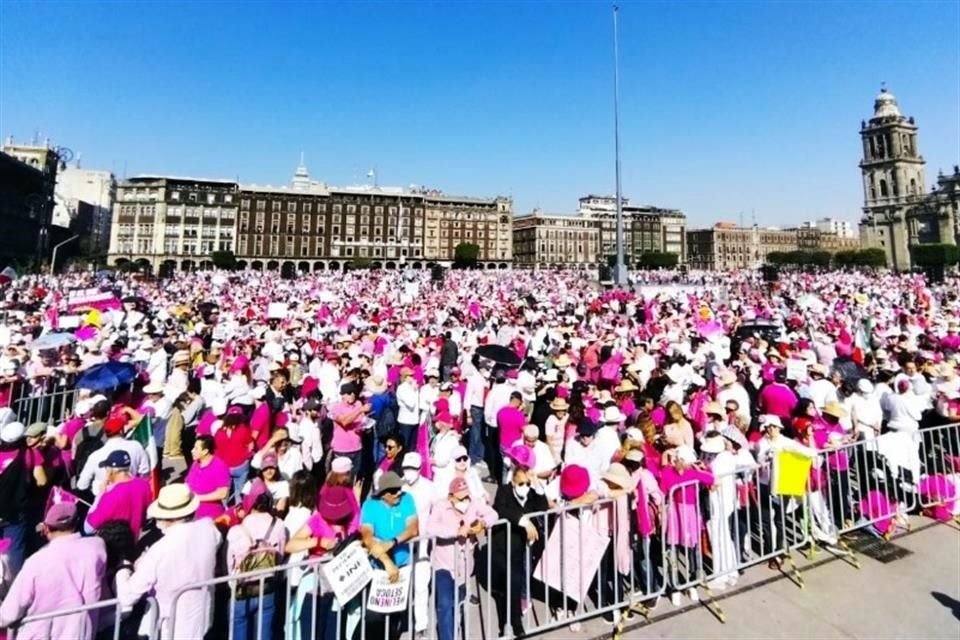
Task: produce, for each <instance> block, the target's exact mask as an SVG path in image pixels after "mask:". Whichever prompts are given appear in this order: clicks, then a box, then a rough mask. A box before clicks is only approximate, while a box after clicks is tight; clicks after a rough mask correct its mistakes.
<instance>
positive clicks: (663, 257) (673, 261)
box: [640, 251, 680, 269]
mask: <svg viewBox="0 0 960 640" xmlns="http://www.w3.org/2000/svg"><path fill="white" fill-rule="evenodd" d="M679 261H680V257H679V256H678V255H677V254H675V253H669V252H666V251H647V252H646V253H642V254H640V268H641V269H672V268H673V267H675V266H677V263H678V262H679Z"/></svg>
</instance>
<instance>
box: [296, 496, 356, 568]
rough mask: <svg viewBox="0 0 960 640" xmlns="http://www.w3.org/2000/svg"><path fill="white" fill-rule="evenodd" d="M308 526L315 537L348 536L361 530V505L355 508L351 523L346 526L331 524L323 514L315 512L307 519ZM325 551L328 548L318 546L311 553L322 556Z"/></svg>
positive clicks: (341, 537)
mask: <svg viewBox="0 0 960 640" xmlns="http://www.w3.org/2000/svg"><path fill="white" fill-rule="evenodd" d="M307 528H309V529H310V535H311V536H313V537H314V538H327V539H330V538H337V537H339V538H340V539H343V538H346V537H347V536H349V535H351V534H353V533H356V532H357V531H359V530H360V507H359V505H358V506H357V507H356V508H355V509H354V511H353V517H351V518H350V523H349V524H348V525H347V526H346V527H342V526H340V525H336V526H334V525H331V524H330V523H329V522H327V521H326V520H324V519H323V516H321V515H320V514H319V513H315V514H313V515H312V516H310V519H309V520H307ZM324 553H326V550H325V549H322V548H320V547H316V548H314V549H312V550H311V555H314V556H321V555H323V554H324Z"/></svg>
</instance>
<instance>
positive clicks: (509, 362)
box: [477, 344, 521, 369]
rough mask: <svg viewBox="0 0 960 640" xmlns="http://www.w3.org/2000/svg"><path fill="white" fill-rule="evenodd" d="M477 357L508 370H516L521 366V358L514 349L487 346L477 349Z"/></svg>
mask: <svg viewBox="0 0 960 640" xmlns="http://www.w3.org/2000/svg"><path fill="white" fill-rule="evenodd" d="M477 355H478V356H480V357H481V358H483V359H484V360H491V361H493V362H495V363H497V364H499V365H501V366H503V367H505V368H507V369H516V368H517V367H519V366H520V362H521V360H520V356H518V355H517V354H516V353H514V352H513V350H512V349H509V348H507V347H504V346H501V345H499V344H485V345H482V346H480V347H477Z"/></svg>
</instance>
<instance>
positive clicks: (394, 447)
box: [384, 444, 400, 451]
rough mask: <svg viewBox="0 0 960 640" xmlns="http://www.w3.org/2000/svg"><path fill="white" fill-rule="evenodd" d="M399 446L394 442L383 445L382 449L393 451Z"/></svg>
mask: <svg viewBox="0 0 960 640" xmlns="http://www.w3.org/2000/svg"><path fill="white" fill-rule="evenodd" d="M399 448H400V447H399V446H398V445H395V444H388V445H387V446H385V447H384V449H386V450H387V451H393V450H394V449H399Z"/></svg>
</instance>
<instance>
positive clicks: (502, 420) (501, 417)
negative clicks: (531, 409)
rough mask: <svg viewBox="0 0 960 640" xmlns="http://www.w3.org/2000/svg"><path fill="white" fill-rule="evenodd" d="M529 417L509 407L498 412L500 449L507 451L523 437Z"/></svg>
mask: <svg viewBox="0 0 960 640" xmlns="http://www.w3.org/2000/svg"><path fill="white" fill-rule="evenodd" d="M526 424H527V416H526V415H524V413H523V411H521V410H520V409H517V408H515V407H511V406H510V405H507V406H506V407H504V408H503V409H500V411H498V412H497V428H498V429H500V449H502V450H503V451H506V450H507V448H509V447H510V445H512V444H513V443H514V442H516V441H517V440H519V439H520V437H521V436H522V435H523V427H524V426H525V425H526Z"/></svg>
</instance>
